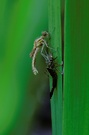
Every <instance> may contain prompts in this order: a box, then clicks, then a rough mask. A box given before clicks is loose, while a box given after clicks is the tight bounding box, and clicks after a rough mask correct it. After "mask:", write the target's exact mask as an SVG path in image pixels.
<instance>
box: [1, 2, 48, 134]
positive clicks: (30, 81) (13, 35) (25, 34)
mask: <svg viewBox="0 0 89 135" xmlns="http://www.w3.org/2000/svg"><path fill="white" fill-rule="evenodd" d="M47 2H48V1H47V0H42V1H41V0H1V1H0V135H28V131H29V132H30V130H31V128H32V126H33V124H34V119H33V117H34V115H35V113H36V110H37V108H39V106H40V102H41V98H42V94H44V90H45V89H46V88H47V78H46V77H44V73H43V71H42V69H43V68H42V67H40V65H41V64H42V65H43V64H44V63H43V61H42V59H41V58H40V55H39V56H38V62H37V63H38V64H37V66H38V69H39V75H37V76H34V75H33V73H32V69H31V58H29V53H30V52H31V50H32V48H33V42H34V40H35V39H36V38H37V37H39V36H40V35H41V32H42V31H44V30H48V7H47V6H48V3H47ZM43 66H44V65H43ZM42 76H43V77H42Z"/></svg>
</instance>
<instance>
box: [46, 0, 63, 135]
mask: <svg viewBox="0 0 89 135" xmlns="http://www.w3.org/2000/svg"><path fill="white" fill-rule="evenodd" d="M60 4H61V2H60V0H49V3H48V5H49V11H48V12H49V32H50V34H51V46H52V47H53V48H54V49H55V50H57V52H56V53H55V52H54V55H56V56H58V63H59V64H60V63H61V61H62V48H61V8H60ZM60 69H61V68H59V70H60ZM51 87H52V80H51V86H50V89H51ZM51 115H52V135H62V76H61V74H60V73H58V85H57V89H55V92H54V95H53V97H52V99H51Z"/></svg>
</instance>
